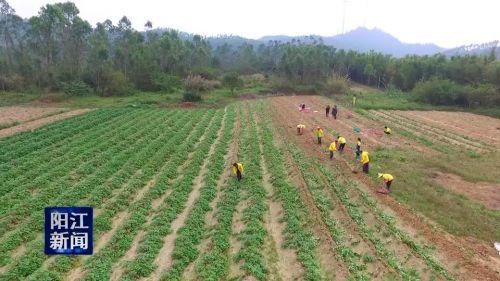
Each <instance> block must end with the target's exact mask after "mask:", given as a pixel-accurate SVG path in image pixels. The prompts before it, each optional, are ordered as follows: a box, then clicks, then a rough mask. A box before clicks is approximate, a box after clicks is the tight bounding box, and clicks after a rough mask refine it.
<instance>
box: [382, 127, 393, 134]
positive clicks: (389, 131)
mask: <svg viewBox="0 0 500 281" xmlns="http://www.w3.org/2000/svg"><path fill="white" fill-rule="evenodd" d="M384 132H385V133H387V134H390V133H391V132H392V131H391V128H389V127H387V128H385V129H384Z"/></svg>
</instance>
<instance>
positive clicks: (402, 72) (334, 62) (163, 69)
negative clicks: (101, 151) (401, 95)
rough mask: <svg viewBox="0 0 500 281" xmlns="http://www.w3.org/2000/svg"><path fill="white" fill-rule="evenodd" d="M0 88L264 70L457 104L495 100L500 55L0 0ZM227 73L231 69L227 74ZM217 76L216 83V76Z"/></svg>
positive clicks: (157, 81) (320, 86)
mask: <svg viewBox="0 0 500 281" xmlns="http://www.w3.org/2000/svg"><path fill="white" fill-rule="evenodd" d="M0 13H1V14H0V90H3V91H36V90H44V91H64V92H67V93H69V94H90V93H92V94H99V95H103V96H106V95H125V94H128V93H130V92H131V91H134V90H135V91H137V90H140V91H165V92H168V91H172V90H173V89H177V88H183V87H184V88H186V89H188V90H200V91H202V90H204V89H209V88H210V87H217V86H218V85H221V82H222V84H224V82H225V81H226V82H228V83H229V84H231V81H232V80H234V79H231V77H233V76H234V75H249V74H260V75H262V76H265V77H267V79H268V81H275V82H276V81H278V82H276V83H274V84H273V85H275V86H276V88H277V89H281V88H286V87H284V85H309V86H310V87H309V88H307V87H306V88H307V89H310V90H311V91H318V92H321V91H328V90H329V89H330V90H331V89H336V83H337V82H338V81H339V80H344V79H347V80H352V81H356V82H359V83H363V84H367V85H370V86H374V87H379V88H392V89H399V90H401V91H405V92H410V91H411V92H412V93H413V94H414V95H415V97H416V98H418V99H420V100H421V101H424V102H428V103H432V104H454V105H460V106H467V107H468V106H478V105H479V106H495V105H500V90H499V89H500V61H499V60H497V59H496V57H495V50H493V51H492V53H491V54H490V55H488V56H460V57H452V58H447V57H446V56H444V55H440V54H438V55H433V56H406V57H403V58H394V57H391V56H389V55H383V54H379V53H375V52H369V53H359V52H355V51H345V50H339V49H336V48H334V47H331V46H326V45H325V44H323V43H322V42H321V41H313V42H307V43H302V42H298V41H293V42H287V43H282V42H278V41H270V42H268V43H267V44H260V45H258V46H253V45H250V44H243V45H239V46H235V45H232V44H229V43H226V44H222V45H220V46H217V47H216V48H212V47H211V46H210V44H209V42H208V41H207V39H206V38H204V37H202V36H199V35H186V34H183V33H180V32H177V31H174V30H161V31H159V30H154V29H153V25H152V23H151V22H147V23H145V25H144V27H145V30H146V31H144V32H139V31H137V30H134V29H133V28H132V25H131V22H130V21H129V20H128V19H127V17H123V18H122V19H121V20H120V21H119V22H118V23H116V24H114V23H113V22H111V21H110V20H105V21H103V22H101V23H97V24H96V26H95V27H93V26H92V25H91V24H89V22H87V21H86V20H84V19H82V18H81V17H79V10H78V8H77V7H76V5H75V4H74V3H71V2H65V3H56V4H47V5H46V6H44V7H42V8H41V9H40V11H39V13H38V15H37V16H33V17H31V18H29V19H23V18H21V17H19V16H18V15H16V13H15V10H14V9H13V8H11V6H10V5H9V4H8V3H7V1H6V0H0ZM229 73H230V74H229ZM219 80H220V81H221V82H219Z"/></svg>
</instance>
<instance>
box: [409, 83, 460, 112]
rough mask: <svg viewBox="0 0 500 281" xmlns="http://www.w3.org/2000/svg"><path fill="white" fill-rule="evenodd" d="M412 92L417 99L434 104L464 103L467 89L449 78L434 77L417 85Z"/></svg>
mask: <svg viewBox="0 0 500 281" xmlns="http://www.w3.org/2000/svg"><path fill="white" fill-rule="evenodd" d="M412 94H413V95H414V96H415V99H416V100H417V101H421V102H425V103H430V104H433V105H455V104H461V105H464V101H463V100H464V98H465V97H466V91H465V88H464V87H463V86H460V85H458V84H456V83H455V82H453V81H450V80H448V79H440V78H436V77H434V78H432V79H430V80H427V81H420V82H418V83H417V84H416V85H415V88H413V90H412Z"/></svg>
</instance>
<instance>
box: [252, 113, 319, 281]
mask: <svg viewBox="0 0 500 281" xmlns="http://www.w3.org/2000/svg"><path fill="white" fill-rule="evenodd" d="M257 111H258V112H261V120H264V122H262V123H260V124H259V126H260V128H261V130H262V131H263V132H262V138H261V139H262V145H263V149H264V151H263V152H264V158H265V161H266V163H267V167H268V170H269V173H270V174H271V175H272V182H271V184H272V186H273V189H274V192H275V194H276V196H277V197H278V198H279V200H280V201H281V202H282V204H283V221H284V222H285V223H286V226H285V230H284V236H285V246H287V247H290V248H292V249H294V250H296V251H297V257H298V259H299V260H300V261H301V263H302V265H303V266H304V269H305V273H304V280H310V281H315V280H321V279H322V273H321V269H320V266H319V263H318V260H317V257H316V250H317V243H316V240H315V238H314V236H313V234H312V233H311V231H309V230H308V229H307V227H306V225H307V223H308V213H307V212H306V210H307V208H306V206H305V205H304V202H303V201H302V200H301V198H300V195H299V192H298V189H297V188H296V187H294V186H293V185H292V184H290V182H289V181H288V175H287V171H286V167H285V162H284V158H283V153H282V151H281V150H280V149H278V148H277V147H276V145H275V144H274V141H275V140H274V138H273V135H274V134H273V132H272V131H271V129H270V128H269V124H268V121H267V120H266V119H265V118H266V116H264V114H262V112H263V110H262V107H259V108H258V110H257Z"/></svg>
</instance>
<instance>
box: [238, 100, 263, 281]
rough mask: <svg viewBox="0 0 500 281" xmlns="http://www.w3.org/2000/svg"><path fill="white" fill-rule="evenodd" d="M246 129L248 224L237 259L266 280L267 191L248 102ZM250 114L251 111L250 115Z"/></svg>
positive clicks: (244, 155)
mask: <svg viewBox="0 0 500 281" xmlns="http://www.w3.org/2000/svg"><path fill="white" fill-rule="evenodd" d="M245 107H246V108H245V112H246V113H247V114H248V116H245V118H244V120H245V121H246V126H245V130H248V131H249V135H248V137H247V138H245V139H244V143H243V144H242V146H241V147H240V148H241V153H242V157H241V161H243V163H245V178H244V180H243V181H244V182H243V183H244V184H243V188H244V189H245V190H246V194H247V195H248V197H247V198H246V199H247V202H248V205H247V207H246V208H245V209H244V210H243V212H242V220H243V222H244V224H245V227H244V228H243V230H242V231H241V232H240V233H239V234H238V235H237V239H238V240H239V241H240V243H241V248H240V250H239V251H238V253H236V256H235V261H236V262H240V261H243V264H242V268H243V269H244V270H245V271H246V272H247V273H249V274H250V275H252V276H254V277H255V278H257V279H258V280H266V277H267V273H268V268H267V266H266V263H265V259H264V256H263V253H264V251H263V246H264V240H265V238H266V236H267V230H266V228H265V227H264V215H265V213H266V212H267V208H268V207H267V204H266V191H265V189H264V187H263V185H262V170H261V166H260V162H261V161H260V154H261V152H260V147H259V138H258V135H257V129H256V125H255V120H254V117H253V112H254V111H253V110H251V109H250V108H249V105H248V104H246V106H245ZM249 113H250V114H249Z"/></svg>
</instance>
